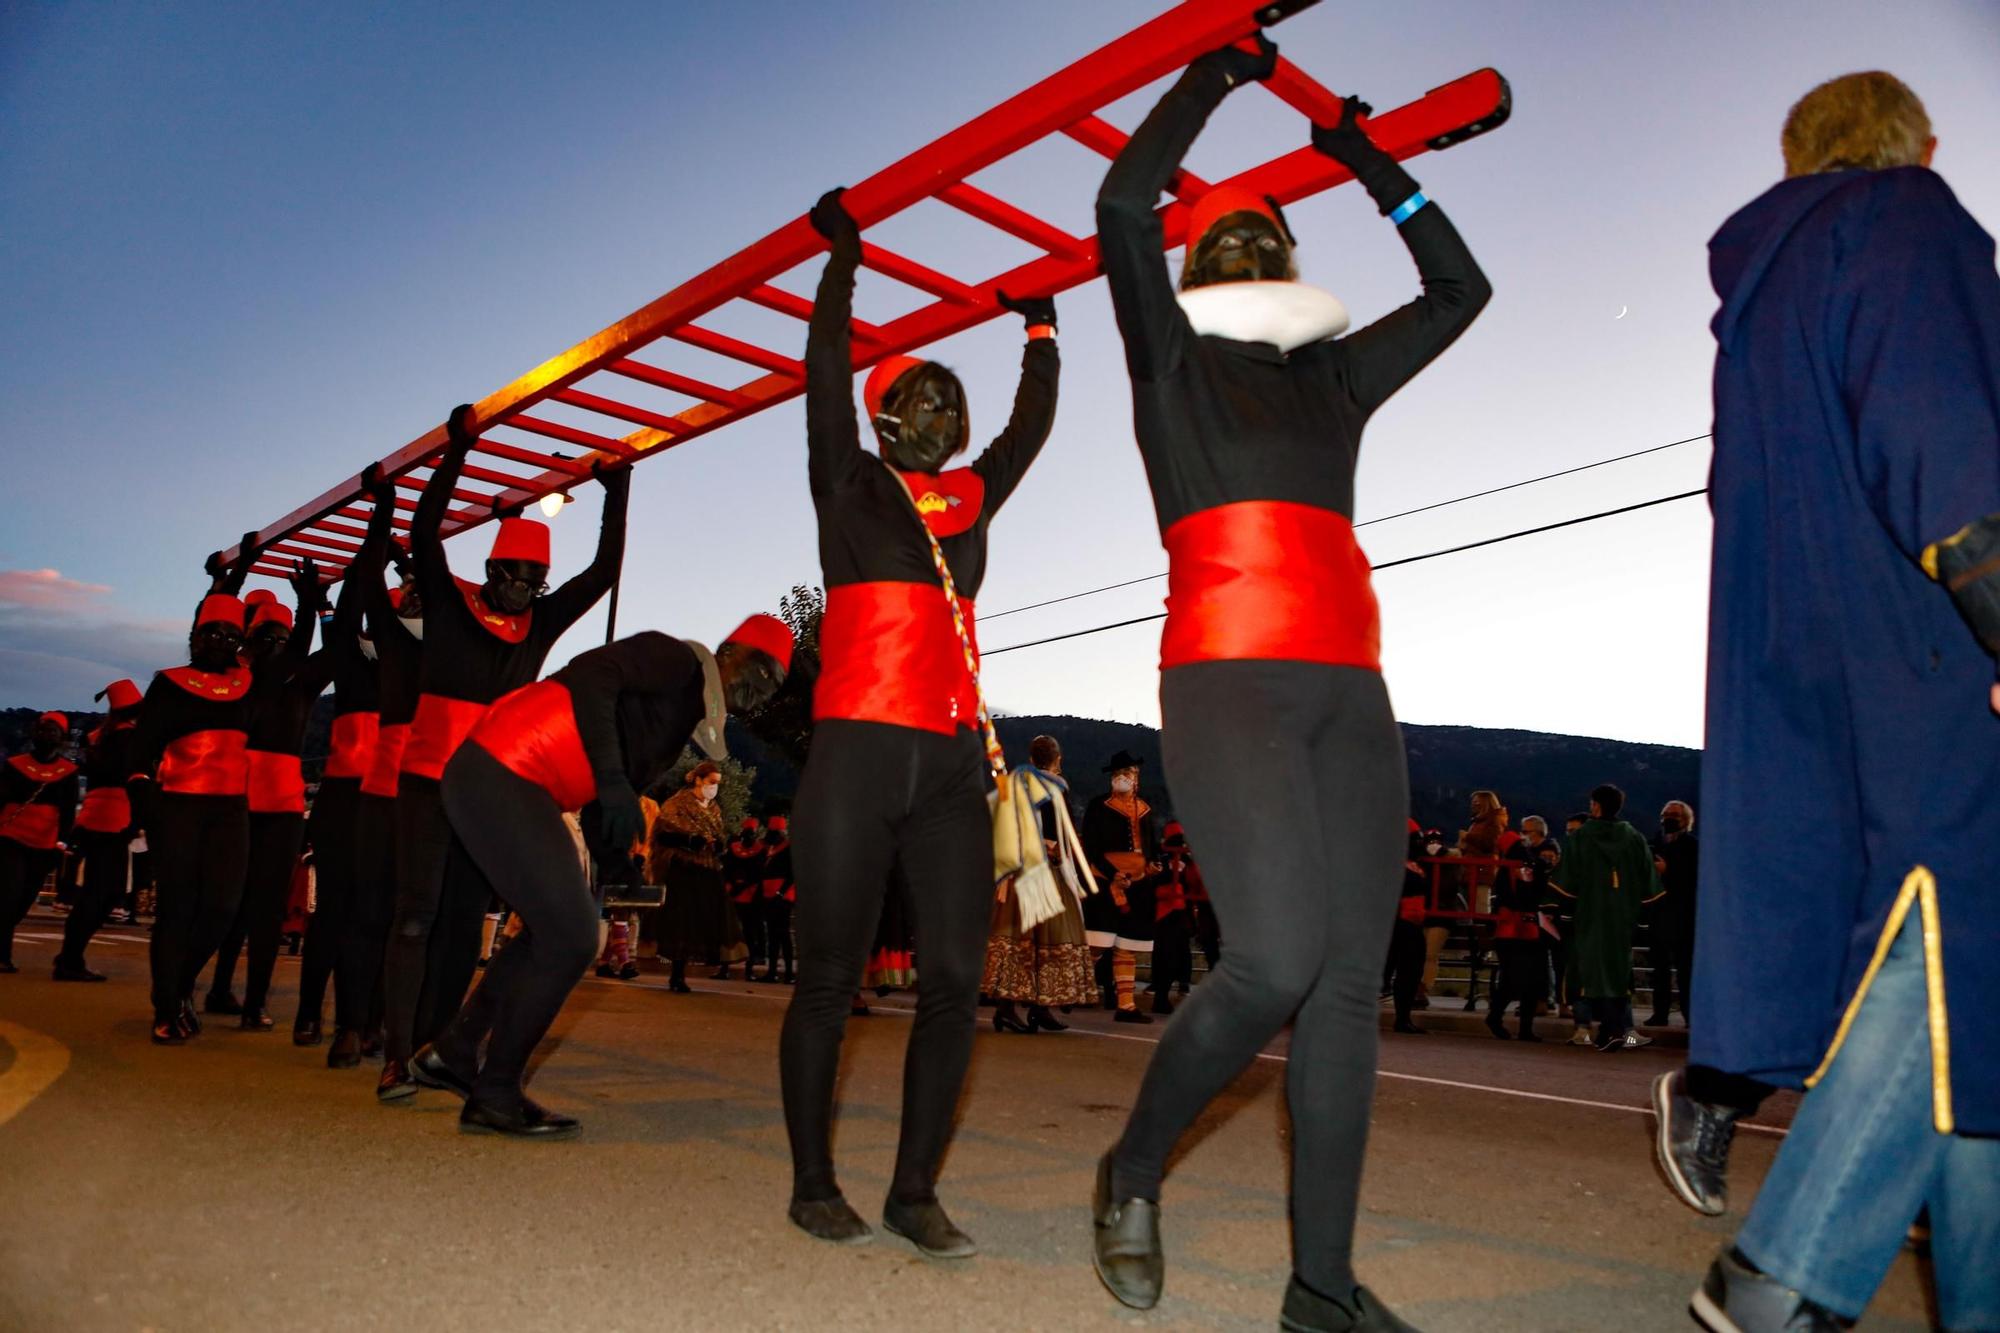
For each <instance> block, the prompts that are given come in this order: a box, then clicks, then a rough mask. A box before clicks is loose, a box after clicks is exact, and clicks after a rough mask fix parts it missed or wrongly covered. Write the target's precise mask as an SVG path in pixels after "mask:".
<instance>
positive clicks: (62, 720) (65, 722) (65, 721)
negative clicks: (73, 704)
mask: <svg viewBox="0 0 2000 1333" xmlns="http://www.w3.org/2000/svg"><path fill="white" fill-rule="evenodd" d="M35 722H36V723H37V724H40V723H43V722H53V723H55V724H56V725H57V726H59V727H61V728H62V729H63V730H64V731H68V730H69V718H68V717H66V716H64V715H63V714H61V713H43V714H42V715H41V716H40V717H38V718H36V719H35Z"/></svg>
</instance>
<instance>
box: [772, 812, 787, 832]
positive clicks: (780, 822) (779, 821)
mask: <svg viewBox="0 0 2000 1333" xmlns="http://www.w3.org/2000/svg"><path fill="white" fill-rule="evenodd" d="M770 825H771V829H772V831H773V832H776V833H783V832H784V831H785V829H786V828H787V827H788V826H787V825H786V823H785V817H784V816H783V815H772V816H771V819H770Z"/></svg>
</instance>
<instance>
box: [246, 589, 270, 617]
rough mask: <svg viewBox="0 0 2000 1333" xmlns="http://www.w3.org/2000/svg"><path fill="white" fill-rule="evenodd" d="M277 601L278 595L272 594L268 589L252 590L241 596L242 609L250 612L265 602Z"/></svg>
mask: <svg viewBox="0 0 2000 1333" xmlns="http://www.w3.org/2000/svg"><path fill="white" fill-rule="evenodd" d="M277 600H278V594H276V593H274V592H272V591H271V590H270V589H269V588H252V589H251V590H250V591H249V592H247V593H245V594H244V596H243V609H244V610H245V611H250V610H252V609H254V608H256V607H260V606H262V605H263V604H264V603H266V602H275V601H277Z"/></svg>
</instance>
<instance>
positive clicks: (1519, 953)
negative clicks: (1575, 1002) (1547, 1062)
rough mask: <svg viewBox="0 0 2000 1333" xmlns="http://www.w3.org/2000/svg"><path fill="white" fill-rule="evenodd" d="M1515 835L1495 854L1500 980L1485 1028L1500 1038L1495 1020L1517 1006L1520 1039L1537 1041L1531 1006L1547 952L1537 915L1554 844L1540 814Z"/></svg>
mask: <svg viewBox="0 0 2000 1333" xmlns="http://www.w3.org/2000/svg"><path fill="white" fill-rule="evenodd" d="M1521 832H1522V836H1521V838H1520V839H1519V840H1518V841H1515V842H1513V843H1510V844H1509V845H1508V846H1507V847H1506V848H1505V849H1504V850H1503V851H1501V853H1500V860H1501V866H1500V871H1499V873H1498V874H1497V875H1496V876H1494V880H1493V910H1494V915H1495V917H1496V920H1495V921H1494V925H1493V948H1494V951H1495V952H1497V953H1498V954H1499V955H1500V976H1499V979H1498V981H1497V982H1496V983H1495V984H1494V987H1493V1006H1492V1008H1491V1009H1489V1010H1488V1011H1487V1013H1486V1027H1487V1030H1488V1031H1490V1032H1492V1034H1493V1035H1494V1036H1496V1037H1499V1038H1500V1039H1502V1040H1503V1041H1504V1040H1506V1039H1507V1029H1506V1028H1505V1027H1504V1026H1503V1025H1502V1024H1501V1021H1500V1020H1501V1018H1502V1017H1503V1016H1504V1015H1505V1014H1506V1012H1507V1006H1508V1005H1510V1004H1518V1005H1519V1006H1520V1019H1521V1023H1520V1031H1521V1040H1522V1041H1540V1040H1541V1038H1540V1037H1537V1036H1536V1035H1535V1006H1536V1005H1538V1004H1540V1003H1541V1000H1542V997H1543V995H1544V993H1545V988H1546V987H1547V985H1548V979H1549V948H1548V944H1547V943H1546V941H1545V940H1544V938H1543V935H1542V926H1541V917H1542V910H1543V907H1544V905H1545V904H1546V901H1547V899H1548V898H1549V897H1550V896H1551V894H1552V893H1553V890H1551V889H1550V887H1549V878H1550V874H1551V872H1552V871H1553V870H1554V869H1555V867H1556V844H1555V842H1554V841H1553V840H1551V839H1550V837H1549V825H1548V821H1547V820H1545V819H1543V818H1542V817H1541V816H1540V815H1529V816H1528V817H1527V818H1526V819H1524V820H1522V821H1521Z"/></svg>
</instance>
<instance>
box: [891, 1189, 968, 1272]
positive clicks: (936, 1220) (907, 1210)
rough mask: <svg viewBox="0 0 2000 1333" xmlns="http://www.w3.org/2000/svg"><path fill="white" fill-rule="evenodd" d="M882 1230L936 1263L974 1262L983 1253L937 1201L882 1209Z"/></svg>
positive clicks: (893, 1204)
mask: <svg viewBox="0 0 2000 1333" xmlns="http://www.w3.org/2000/svg"><path fill="white" fill-rule="evenodd" d="M882 1229H883V1230H884V1231H887V1232H889V1233H890V1234H891V1235H895V1236H901V1237H902V1238H903V1239H904V1240H906V1241H908V1242H910V1244H912V1245H914V1246H916V1247H917V1249H918V1250H920V1251H921V1252H922V1253H924V1254H925V1255H927V1256H928V1257H930V1258H932V1259H970V1258H971V1257H972V1256H973V1255H975V1254H978V1253H979V1247H978V1246H977V1245H975V1244H973V1243H972V1237H970V1236H968V1235H966V1234H965V1233H964V1232H963V1231H960V1230H959V1229H958V1228H957V1227H956V1226H954V1225H952V1220H951V1219H950V1218H949V1217H947V1216H945V1211H944V1205H943V1204H940V1203H939V1202H938V1201H937V1200H936V1199H932V1200H931V1201H930V1202H928V1203H897V1202H896V1201H895V1200H894V1199H891V1200H889V1201H888V1202H887V1203H885V1204H883V1205H882Z"/></svg>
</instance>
